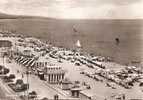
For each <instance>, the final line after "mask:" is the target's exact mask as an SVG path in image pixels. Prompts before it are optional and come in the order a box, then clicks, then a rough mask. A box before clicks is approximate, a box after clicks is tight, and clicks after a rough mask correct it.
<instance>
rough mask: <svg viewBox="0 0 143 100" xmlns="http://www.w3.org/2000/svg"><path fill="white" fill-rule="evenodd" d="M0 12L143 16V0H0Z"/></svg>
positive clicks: (69, 16) (72, 16)
mask: <svg viewBox="0 0 143 100" xmlns="http://www.w3.org/2000/svg"><path fill="white" fill-rule="evenodd" d="M0 12H3V13H7V14H16V15H32V16H44V17H52V18H63V19H98V18H100V19H136V18H143V0H0Z"/></svg>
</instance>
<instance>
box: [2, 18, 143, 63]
mask: <svg viewBox="0 0 143 100" xmlns="http://www.w3.org/2000/svg"><path fill="white" fill-rule="evenodd" d="M0 25H1V26H0V27H2V28H5V29H7V28H8V29H11V30H16V33H20V34H26V35H29V36H35V37H38V38H40V39H42V40H46V41H50V42H51V43H53V44H54V45H56V46H63V47H67V48H75V43H76V41H77V40H80V42H81V45H82V47H83V50H84V51H86V52H89V53H94V54H96V55H102V56H109V57H112V58H113V59H114V60H115V61H116V62H119V63H124V64H126V63H130V62H131V61H142V60H143V33H142V28H143V20H58V19H7V20H0ZM73 28H74V29H73ZM115 38H119V39H120V43H119V44H118V45H117V44H116V41H115Z"/></svg>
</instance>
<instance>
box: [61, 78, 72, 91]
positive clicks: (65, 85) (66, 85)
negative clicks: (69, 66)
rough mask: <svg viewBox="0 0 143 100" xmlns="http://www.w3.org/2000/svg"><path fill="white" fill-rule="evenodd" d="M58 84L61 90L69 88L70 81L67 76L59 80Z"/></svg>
mask: <svg viewBox="0 0 143 100" xmlns="http://www.w3.org/2000/svg"><path fill="white" fill-rule="evenodd" d="M60 85H61V89H62V90H70V88H71V86H72V82H71V81H70V80H68V79H67V78H65V79H64V80H62V81H61V83H60Z"/></svg>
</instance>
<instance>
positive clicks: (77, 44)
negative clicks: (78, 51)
mask: <svg viewBox="0 0 143 100" xmlns="http://www.w3.org/2000/svg"><path fill="white" fill-rule="evenodd" d="M76 46H77V47H79V48H80V47H81V44H80V41H79V40H77V42H76Z"/></svg>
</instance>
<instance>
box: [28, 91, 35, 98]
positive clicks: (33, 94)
mask: <svg viewBox="0 0 143 100" xmlns="http://www.w3.org/2000/svg"><path fill="white" fill-rule="evenodd" d="M29 97H30V98H36V97H37V93H36V92H35V91H32V92H30V93H29Z"/></svg>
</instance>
